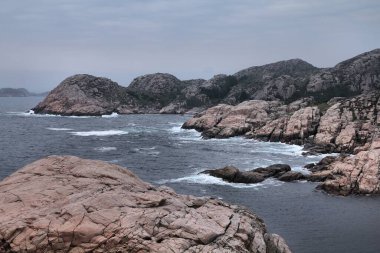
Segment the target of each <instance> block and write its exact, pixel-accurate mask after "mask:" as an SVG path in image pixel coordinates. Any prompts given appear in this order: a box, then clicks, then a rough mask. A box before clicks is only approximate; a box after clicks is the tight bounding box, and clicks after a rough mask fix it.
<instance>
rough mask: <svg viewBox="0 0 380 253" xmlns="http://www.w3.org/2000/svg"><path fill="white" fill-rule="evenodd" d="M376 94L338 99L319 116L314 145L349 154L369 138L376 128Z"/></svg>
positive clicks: (378, 99)
mask: <svg viewBox="0 0 380 253" xmlns="http://www.w3.org/2000/svg"><path fill="white" fill-rule="evenodd" d="M379 109H380V93H377V92H373V93H370V94H365V95H360V96H357V97H354V98H352V99H345V100H341V101H340V102H338V103H336V104H334V105H333V106H331V107H330V108H329V109H328V110H327V111H326V113H325V114H324V115H323V116H322V117H321V120H320V122H319V127H318V132H317V134H316V136H315V139H314V142H315V144H317V145H325V144H333V145H335V147H336V148H335V151H338V152H353V151H354V149H355V148H356V147H360V146H363V145H365V144H366V143H367V142H368V141H369V140H371V139H372V136H373V134H374V133H375V132H376V131H377V130H378V126H379V125H380V117H379V116H380V112H379Z"/></svg>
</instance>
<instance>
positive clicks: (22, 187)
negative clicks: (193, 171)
mask: <svg viewBox="0 0 380 253" xmlns="http://www.w3.org/2000/svg"><path fill="white" fill-rule="evenodd" d="M0 214H1V215H0V224H1V226H0V251H1V252H5V253H11V252H12V253H15V252H70V253H74V252H111V253H112V252H114V253H116V252H205V253H206V252H241V253H242V252H259V253H288V252H290V250H289V248H288V247H287V245H286V243H285V242H284V240H283V239H282V238H281V237H280V236H278V235H275V234H269V233H267V231H266V228H265V225H264V223H263V221H262V220H261V219H260V218H258V217H257V216H256V215H254V214H253V213H251V212H249V211H247V210H246V209H244V208H241V207H238V206H234V205H228V204H226V203H224V202H222V201H220V200H216V199H211V198H197V197H193V196H184V195H178V194H176V193H175V192H173V190H171V189H170V188H167V187H158V188H156V187H153V186H152V185H150V184H148V183H145V182H143V181H141V180H140V179H138V178H137V177H136V176H135V175H133V174H132V173H131V172H130V171H128V170H127V169H125V168H122V167H119V166H117V165H112V164H108V163H105V162H101V161H94V160H85V159H80V158H77V157H72V156H50V157H47V158H45V159H42V160H39V161H36V162H34V163H32V164H30V165H28V166H26V167H24V168H22V169H20V170H19V171H17V172H15V173H14V174H12V175H11V176H9V177H8V178H6V179H4V180H3V181H2V182H0Z"/></svg>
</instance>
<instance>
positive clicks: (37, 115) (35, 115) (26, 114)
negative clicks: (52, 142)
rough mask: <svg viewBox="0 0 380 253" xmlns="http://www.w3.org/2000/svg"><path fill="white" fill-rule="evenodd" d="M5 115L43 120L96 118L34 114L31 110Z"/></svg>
mask: <svg viewBox="0 0 380 253" xmlns="http://www.w3.org/2000/svg"><path fill="white" fill-rule="evenodd" d="M7 114H12V115H16V116H24V117H37V118H45V117H66V118H78V119H86V118H91V117H96V116H63V115H58V114H36V113H34V111H33V110H29V111H27V112H7Z"/></svg>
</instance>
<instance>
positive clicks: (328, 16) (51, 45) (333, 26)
mask: <svg viewBox="0 0 380 253" xmlns="http://www.w3.org/2000/svg"><path fill="white" fill-rule="evenodd" d="M378 13H380V2H379V1H378V0H362V1H351V0H329V1H328V0H320V1H312V0H287V1H285V0H208V1H205V0H192V1H189V0H160V1H159V0H128V1H122V0H109V1H100V0H81V1H77V0H56V1H49V0H33V1H32V0H18V1H15V0H3V1H2V3H1V8H0V31H1V35H0V36H1V37H0V56H1V57H0V87H26V88H28V89H30V90H32V91H43V90H49V89H51V88H53V87H54V86H55V85H57V84H58V83H59V82H60V81H61V80H62V79H64V78H65V77H67V76H69V75H72V74H75V73H90V74H94V75H99V76H106V77H109V78H111V79H113V80H115V81H117V82H119V83H120V84H122V85H127V84H129V82H130V81H131V80H132V78H134V77H136V76H137V75H141V74H146V73H152V72H169V73H172V74H174V75H176V76H178V77H179V78H182V79H187V78H198V77H202V78H210V77H211V76H212V75H214V74H217V73H234V72H235V71H238V70H239V69H242V68H245V67H249V66H253V65H261V64H265V63H270V62H273V61H278V60H283V59H290V58H302V59H304V60H306V61H308V62H310V63H312V64H313V65H316V66H324V67H327V66H332V65H335V64H336V63H338V62H339V61H341V60H344V59H346V58H349V57H351V56H354V55H356V54H358V53H361V52H364V51H368V50H371V49H374V48H377V47H379V41H380V28H379V24H380V15H379V14H378Z"/></svg>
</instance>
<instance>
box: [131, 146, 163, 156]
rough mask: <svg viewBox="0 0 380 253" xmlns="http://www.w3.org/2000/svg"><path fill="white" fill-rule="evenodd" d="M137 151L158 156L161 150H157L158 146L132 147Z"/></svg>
mask: <svg viewBox="0 0 380 253" xmlns="http://www.w3.org/2000/svg"><path fill="white" fill-rule="evenodd" d="M132 150H133V151H134V152H136V153H141V154H145V155H151V156H158V155H159V154H160V153H161V152H160V151H157V150H156V147H150V148H134V149H132Z"/></svg>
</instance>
